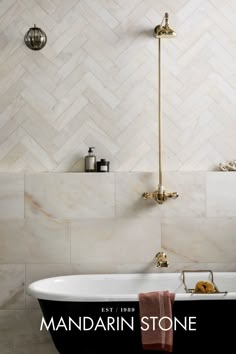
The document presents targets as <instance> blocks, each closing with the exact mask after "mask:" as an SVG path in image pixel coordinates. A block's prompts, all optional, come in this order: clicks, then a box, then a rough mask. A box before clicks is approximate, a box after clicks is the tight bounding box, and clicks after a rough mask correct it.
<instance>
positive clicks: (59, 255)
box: [0, 218, 70, 264]
mask: <svg viewBox="0 0 236 354" xmlns="http://www.w3.org/2000/svg"><path fill="white" fill-rule="evenodd" d="M0 245H1V247H0V263H13V264H14V263H36V262H37V263H53V262H54V263H66V262H69V261H70V240H69V232H68V225H67V224H66V223H64V222H62V221H52V220H48V219H46V218H35V219H30V220H26V221H25V222H24V221H17V220H14V221H13V220H11V221H1V222H0Z"/></svg>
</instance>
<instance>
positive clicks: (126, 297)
mask: <svg viewBox="0 0 236 354" xmlns="http://www.w3.org/2000/svg"><path fill="white" fill-rule="evenodd" d="M214 274H215V276H217V275H218V276H219V275H220V276H226V275H231V276H232V275H233V276H234V277H235V280H236V272H214ZM180 276H181V273H177V272H176V273H135V274H131V273H129V274H78V275H63V276H56V277H48V278H43V279H41V280H37V281H34V282H32V283H30V284H29V285H28V286H27V289H26V292H27V294H28V295H30V296H32V297H35V298H36V299H40V300H51V301H64V302H77V301H79V302H109V301H112V302H115V301H118V302H124V301H138V294H106V293H104V294H102V295H101V294H86V295H84V294H83V295H79V294H68V290H67V289H66V291H65V292H64V293H57V292H55V291H54V292H53V291H52V290H51V291H50V290H47V291H45V290H43V289H40V285H42V282H51V281H55V280H56V281H58V280H59V279H62V280H64V279H66V280H68V279H69V280H70V279H72V280H73V278H80V279H82V280H83V279H86V280H88V279H89V280H91V281H92V280H98V279H101V280H105V279H109V278H110V279H111V278H113V279H114V278H118V279H126V280H127V279H129V278H133V279H144V278H149V279H154V280H155V279H158V278H167V279H169V280H171V279H174V280H176V279H178V277H180ZM179 280H180V279H179ZM180 285H181V284H180ZM162 290H168V289H167V288H165V289H162ZM226 290H227V289H226ZM157 291H158V290H157ZM219 299H222V300H223V299H228V300H236V292H228V293H227V294H189V293H185V292H184V291H183V292H176V295H175V300H176V301H188V300H219Z"/></svg>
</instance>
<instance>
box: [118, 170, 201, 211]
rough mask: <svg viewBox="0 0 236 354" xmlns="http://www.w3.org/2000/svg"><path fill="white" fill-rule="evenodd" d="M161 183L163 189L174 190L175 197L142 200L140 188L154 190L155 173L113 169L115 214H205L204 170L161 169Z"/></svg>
mask: <svg viewBox="0 0 236 354" xmlns="http://www.w3.org/2000/svg"><path fill="white" fill-rule="evenodd" d="M163 184H164V186H165V188H166V191H167V192H178V193H179V198H178V199H176V200H171V199H170V200H167V201H166V202H165V203H163V204H162V205H159V204H157V203H156V202H155V201H151V200H143V199H142V193H143V192H152V191H155V190H156V188H157V185H158V176H157V174H154V173H143V172H136V173H134V172H130V173H116V214H117V215H118V216H122V217H129V216H138V217H142V216H147V215H150V216H161V217H166V216H168V217H172V216H173V217H176V216H197V217H200V216H205V212H206V211H205V173H204V172H185V173H183V172H171V173H170V172H169V173H168V172H165V173H164V175H163Z"/></svg>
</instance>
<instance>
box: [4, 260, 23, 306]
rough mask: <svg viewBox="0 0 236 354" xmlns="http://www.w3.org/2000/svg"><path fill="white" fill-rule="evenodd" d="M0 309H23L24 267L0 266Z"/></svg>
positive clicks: (13, 265)
mask: <svg viewBox="0 0 236 354" xmlns="http://www.w3.org/2000/svg"><path fill="white" fill-rule="evenodd" d="M0 284H1V291H0V309H24V308H25V294H24V285H25V265H24V264H0Z"/></svg>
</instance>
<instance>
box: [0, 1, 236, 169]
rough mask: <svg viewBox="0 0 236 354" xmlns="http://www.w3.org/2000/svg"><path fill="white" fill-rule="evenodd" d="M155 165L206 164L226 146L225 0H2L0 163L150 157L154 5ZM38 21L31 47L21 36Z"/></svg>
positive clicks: (150, 160) (54, 165) (231, 143)
mask: <svg viewBox="0 0 236 354" xmlns="http://www.w3.org/2000/svg"><path fill="white" fill-rule="evenodd" d="M165 11H168V12H169V13H170V22H171V25H172V27H173V28H175V29H176V32H177V34H178V36H177V38H176V39H173V40H169V41H168V40H165V41H163V42H162V44H163V46H162V47H163V53H162V59H163V120H164V122H163V149H164V163H163V165H164V166H163V167H164V169H165V170H167V171H168V170H170V171H173V170H175V171H181V170H182V171H183V170H192V171H194V170H212V169H215V167H216V166H217V165H218V163H219V162H221V161H222V160H231V159H234V158H235V157H236V156H235V149H236V139H235V131H236V118H235V97H236V80H235V79H236V66H235V57H236V40H235V19H236V2H235V1H234V0H224V1H221V0H175V1H173V0H109V1H107V0H96V1H94V0H66V1H65V0H30V1H29V0H1V1H0V33H1V34H0V128H1V130H0V171H10V172H17V171H26V172H30V171H35V172H39V171H83V157H84V155H85V154H86V153H87V147H88V146H90V145H92V146H95V147H96V153H97V156H98V157H105V158H107V159H109V160H110V161H111V169H112V170H113V171H114V170H116V171H130V170H133V171H153V170H156V167H157V129H156V128H157V126H156V114H157V102H156V96H157V75H156V74H157V70H156V67H157V46H156V44H157V42H156V41H155V39H154V38H153V37H152V30H153V28H154V26H155V25H156V24H158V23H159V22H160V21H161V18H162V16H163V15H164V12H165ZM34 23H36V24H37V25H38V26H39V27H42V29H43V30H45V32H46V33H47V35H48V43H47V45H46V47H45V48H44V49H43V50H42V51H40V52H33V51H31V50H29V49H28V48H27V47H26V46H25V45H24V43H23V37H24V34H25V33H26V31H27V30H28V29H29V27H31V26H33V24H34Z"/></svg>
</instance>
